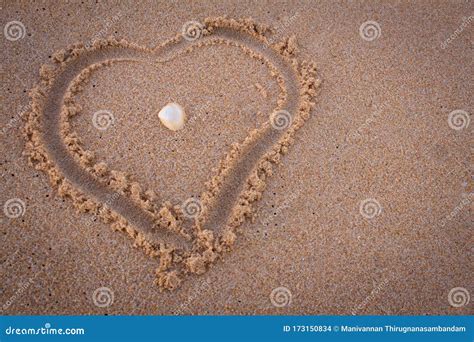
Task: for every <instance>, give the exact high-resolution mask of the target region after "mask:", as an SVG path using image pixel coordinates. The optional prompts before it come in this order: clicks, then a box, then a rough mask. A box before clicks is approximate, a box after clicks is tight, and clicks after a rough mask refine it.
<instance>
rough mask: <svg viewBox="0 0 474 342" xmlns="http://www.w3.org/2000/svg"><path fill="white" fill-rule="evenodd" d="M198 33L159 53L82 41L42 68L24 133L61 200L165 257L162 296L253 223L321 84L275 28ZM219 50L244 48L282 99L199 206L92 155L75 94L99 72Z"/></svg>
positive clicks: (243, 25)
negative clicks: (77, 128)
mask: <svg viewBox="0 0 474 342" xmlns="http://www.w3.org/2000/svg"><path fill="white" fill-rule="evenodd" d="M199 29H200V30H201V31H200V37H199V39H196V40H192V39H185V38H183V36H182V34H177V35H176V36H175V37H174V38H172V39H170V40H168V41H166V42H165V43H163V44H161V45H159V46H157V47H155V48H147V47H143V46H139V45H137V44H133V43H129V42H127V41H125V40H120V41H118V40H116V39H113V38H110V39H107V40H98V41H96V42H95V43H94V44H93V45H92V46H91V47H85V46H84V45H83V44H75V45H73V46H71V47H69V48H67V49H65V50H61V51H58V52H56V53H55V54H54V55H53V59H54V65H45V66H42V67H41V69H40V78H41V81H40V83H39V84H38V85H37V86H36V87H35V88H33V89H32V91H31V93H30V95H31V98H32V106H31V108H32V109H31V111H30V112H29V113H28V117H27V120H26V124H25V127H24V134H25V136H26V140H27V142H26V147H25V154H26V155H27V156H28V158H29V160H30V162H31V163H32V165H34V167H35V168H36V169H38V170H42V171H44V172H45V173H46V174H48V175H49V178H50V182H51V184H52V186H53V187H54V188H56V189H57V191H58V194H59V195H60V196H62V197H68V198H70V199H71V200H72V202H73V204H74V206H75V207H76V208H77V209H78V211H80V212H84V213H91V214H93V215H95V216H98V217H100V218H101V219H102V220H103V221H104V222H106V223H109V224H110V225H111V227H112V228H113V229H114V230H118V231H122V232H124V233H126V234H128V235H129V236H130V238H131V239H132V240H133V242H134V246H135V247H139V248H141V249H142V250H143V251H144V252H145V253H146V254H147V255H148V256H150V257H151V258H156V259H157V260H158V263H159V265H158V268H157V270H156V276H157V280H156V281H157V284H158V285H159V287H160V289H174V288H176V287H178V286H179V284H180V282H181V279H182V277H183V276H185V275H186V274H192V273H194V274H202V273H204V272H205V271H206V270H207V269H208V267H209V266H210V264H212V263H213V262H214V261H216V260H217V259H218V258H220V257H221V256H222V255H223V253H224V252H227V251H230V249H231V247H232V245H233V244H234V241H235V239H236V233H237V230H238V228H239V227H240V226H241V225H242V223H243V222H244V221H245V220H247V219H252V218H253V216H254V212H253V204H254V203H255V202H256V201H258V200H259V199H260V198H261V196H262V193H263V191H264V189H265V186H266V182H267V180H268V178H269V177H270V176H271V175H272V173H273V169H274V167H275V166H276V165H277V164H279V163H280V162H281V159H282V156H283V155H284V154H286V153H287V152H288V148H289V146H290V145H291V144H292V143H293V140H294V136H295V134H296V132H297V131H298V130H299V129H300V128H301V127H302V126H303V125H304V123H305V121H306V120H307V119H308V118H309V114H310V111H311V109H312V108H313V107H314V102H313V99H314V97H315V95H316V90H317V88H318V86H319V83H320V82H319V80H317V79H316V76H315V75H316V68H315V66H314V65H313V63H310V62H306V61H301V62H300V61H298V60H297V59H296V53H297V47H296V40H295V38H294V37H293V38H287V39H284V40H283V41H282V42H278V43H274V44H270V43H269V41H268V35H269V34H271V30H270V29H269V28H268V27H265V26H262V25H259V24H256V23H254V22H253V21H252V20H250V19H239V20H234V19H228V18H223V17H219V18H208V19H206V20H205V21H204V23H203V25H202V28H201V27H199ZM218 44H220V45H226V46H229V47H232V48H239V49H241V50H242V51H243V52H244V53H245V54H246V55H248V56H249V57H251V58H255V59H257V60H259V61H261V62H263V63H264V64H265V65H266V67H267V68H268V70H269V72H270V74H271V76H272V77H273V78H274V79H275V80H276V82H277V84H278V86H279V88H280V94H279V96H278V101H277V107H276V108H275V109H274V110H273V112H272V113H269V115H268V118H269V119H268V121H266V122H265V123H263V124H262V125H261V127H259V128H258V129H255V130H253V131H252V132H251V133H250V134H249V135H248V136H247V137H246V138H245V139H244V140H243V141H242V142H240V143H234V144H233V145H232V148H231V150H230V151H229V152H228V153H227V155H226V156H225V157H224V158H223V160H222V161H221V162H220V164H219V167H218V169H217V171H216V173H215V174H214V175H213V176H212V178H211V179H210V180H209V182H207V183H206V190H205V191H204V192H203V193H202V194H201V196H199V200H197V199H196V200H195V201H194V202H193V203H192V204H193V206H194V207H187V206H186V204H189V203H186V204H185V205H183V204H172V203H170V202H168V201H164V203H158V200H157V195H156V194H155V193H154V192H153V191H150V190H144V189H143V187H142V186H141V185H140V184H139V183H137V182H135V181H133V180H132V179H131V177H130V176H129V175H126V174H125V173H123V172H120V171H116V170H111V169H109V167H108V166H107V165H106V164H105V163H103V162H100V161H98V160H96V159H97V158H96V157H95V155H94V153H93V152H91V151H87V150H85V149H84V147H83V146H82V142H81V139H80V137H79V136H78V135H77V133H76V132H74V131H72V128H71V125H70V123H69V119H70V118H71V117H73V116H75V115H78V114H80V113H81V108H80V106H79V105H78V104H77V103H76V101H75V97H76V96H77V94H79V93H80V92H81V91H82V90H83V89H84V85H85V84H86V83H87V82H88V80H89V79H90V77H91V75H92V74H93V73H94V72H95V71H96V70H97V69H99V68H103V67H112V66H113V65H115V64H116V63H149V64H152V65H155V66H156V67H157V68H159V67H160V65H162V64H163V63H170V62H172V61H173V60H175V59H176V58H179V57H180V56H183V55H185V54H189V53H192V52H196V51H198V49H199V48H200V47H204V46H211V45H218ZM275 113H277V114H280V115H281V114H282V113H284V114H285V117H284V120H283V121H281V120H278V121H274V120H273V119H274V118H275ZM275 123H278V125H277V126H276V127H278V129H275V128H274V127H273V126H274V125H275ZM109 198H114V199H115V200H114V201H112V202H110V201H108V199H109ZM229 198H230V199H232V200H233V201H229V200H228V199H229ZM223 199H227V200H226V201H223ZM223 203H225V204H223ZM196 204H197V205H198V207H197V208H196V207H195V206H196ZM183 208H184V210H183ZM190 209H192V210H191V211H189V210H190ZM190 212H191V214H190Z"/></svg>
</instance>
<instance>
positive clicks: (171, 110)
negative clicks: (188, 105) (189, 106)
mask: <svg viewBox="0 0 474 342" xmlns="http://www.w3.org/2000/svg"><path fill="white" fill-rule="evenodd" d="M158 117H159V118H160V121H161V123H162V124H163V125H164V126H165V127H166V128H168V129H170V130H172V131H177V130H180V129H182V128H183V127H184V121H185V120H186V113H185V112H184V109H183V107H181V106H180V105H179V104H177V103H174V102H172V103H168V104H167V105H166V106H164V107H163V108H162V109H161V110H160V112H159V113H158Z"/></svg>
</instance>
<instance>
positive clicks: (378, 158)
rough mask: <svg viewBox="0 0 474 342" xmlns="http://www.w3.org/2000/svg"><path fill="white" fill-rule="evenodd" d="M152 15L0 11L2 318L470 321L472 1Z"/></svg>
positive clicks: (101, 8) (201, 6)
mask: <svg viewBox="0 0 474 342" xmlns="http://www.w3.org/2000/svg"><path fill="white" fill-rule="evenodd" d="M149 6H152V7H153V6H157V5H156V4H155V5H152V4H151V3H150V4H146V3H144V4H141V5H140V6H139V8H135V9H127V7H126V6H124V7H123V8H120V7H114V6H112V7H111V6H110V5H103V4H95V3H91V4H81V3H73V4H69V5H68V6H64V7H63V8H61V7H58V6H54V8H53V6H52V5H49V6H46V5H45V6H44V9H43V7H41V6H35V5H29V6H24V7H22V6H17V7H15V6H11V5H8V6H3V7H4V10H5V11H4V12H3V14H2V16H3V22H4V25H5V27H6V26H7V23H10V22H12V21H13V20H16V21H18V22H20V23H21V24H22V25H23V26H24V31H23V33H24V36H23V35H22V34H21V33H22V32H21V31H22V29H23V28H22V27H21V25H20V26H18V24H17V27H19V28H20V38H18V37H16V36H15V33H16V32H13V31H12V32H8V31H4V37H5V39H4V40H3V42H2V44H4V48H3V51H5V52H4V58H3V59H4V61H5V65H6V68H5V69H6V70H8V73H7V74H6V79H7V82H5V83H4V85H3V87H4V88H5V89H3V90H4V94H6V95H5V103H6V106H5V108H4V113H3V115H2V120H3V121H2V129H3V130H2V133H3V134H2V140H4V141H5V142H4V143H2V146H3V148H4V149H5V150H4V153H3V155H4V158H3V159H4V160H2V184H3V187H4V190H3V191H2V203H4V208H6V210H4V216H2V222H1V225H2V233H3V246H4V247H3V248H2V255H1V257H2V261H3V264H2V268H3V270H4V272H2V273H3V274H4V277H3V280H4V281H3V284H4V285H2V286H3V287H4V289H3V290H2V303H4V304H3V313H4V314H19V313H23V314H27V313H35V314H56V313H64V314H72V313H84V314H85V313H99V314H100V313H108V314H189V313H193V314H206V313H208V314H283V313H298V314H322V313H325V314H368V313H372V314H423V313H428V314H434V313H447V314H466V313H472V303H468V299H469V292H471V293H472V286H471V285H470V284H472V280H473V279H472V275H471V274H470V273H469V272H468V269H469V268H468V265H469V264H470V263H471V262H472V248H471V245H472V238H473V237H472V198H473V196H472V191H473V182H472V168H471V166H470V164H469V160H470V152H469V151H470V150H469V141H471V140H472V133H471V129H472V127H471V126H470V125H469V123H470V114H469V113H471V112H472V99H471V96H470V94H471V93H472V86H470V84H471V83H472V61H470V57H469V56H470V54H472V49H471V48H470V45H469V44H470V43H469V42H470V41H472V38H473V33H472V26H471V24H472V21H471V20H470V19H469V18H470V17H469V16H467V17H466V13H468V12H469V11H470V10H471V11H472V6H471V8H469V5H468V4H466V5H460V4H456V5H453V4H447V3H439V4H434V5H433V6H432V7H430V8H429V9H427V8H422V7H423V6H421V4H418V5H417V4H403V3H400V4H397V3H393V4H391V5H388V4H387V5H381V4H375V3H365V4H354V5H348V4H343V3H339V4H331V3H322V4H318V5H314V4H311V3H300V4H286V3H282V2H277V3H271V4H269V5H268V10H261V9H260V10H254V11H250V9H249V8H248V7H250V8H252V7H254V8H257V7H258V6H257V5H256V4H250V5H249V6H247V5H244V4H242V5H239V6H238V7H239V9H238V10H228V11H226V10H225V8H227V7H228V8H234V7H235V6H234V5H232V3H228V4H222V5H220V6H218V7H221V6H222V8H217V7H216V8H213V7H212V6H211V5H209V4H205V3H197V4H196V5H195V6H196V7H195V8H191V7H187V6H183V7H182V8H173V9H168V10H169V11H171V13H173V15H175V16H176V17H175V18H174V19H173V20H171V19H169V20H168V22H163V24H162V25H159V26H157V25H156V22H155V19H156V17H154V16H153V15H152V13H155V11H156V13H161V12H162V11H164V10H165V9H164V7H165V6H164V5H161V6H163V8H156V9H155V8H154V9H153V10H151V9H150V8H148V9H147V7H149ZM463 6H464V7H463ZM177 7H179V6H177ZM17 11H18V13H17ZM37 12H41V13H42V14H43V16H42V20H41V21H39V20H38V19H37V15H35V13H37ZM68 13H69V16H68ZM145 13H146V14H145ZM223 14H227V15H229V18H230V19H218V17H219V16H221V15H223ZM249 16H252V18H253V19H252V20H251V21H250V20H243V19H242V18H247V17H249ZM463 16H464V19H463ZM133 18H136V19H133ZM206 18H208V19H206ZM216 18H217V19H216ZM429 18H436V20H435V19H432V20H428V19H429ZM234 19H235V20H234ZM369 20H370V21H371V22H370V23H368V24H364V23H365V22H367V21H369ZM417 20H418V21H420V22H422V24H420V25H418V24H417ZM53 21H54V24H53ZM190 21H194V23H192V24H193V25H194V26H195V27H194V28H196V27H197V31H192V30H191V31H189V32H188V31H186V32H182V29H183V25H184V24H185V23H189V22H190ZM79 22H90V25H86V26H80V25H79ZM400 22H404V23H405V24H403V25H400ZM67 23H69V24H67ZM374 23H375V24H374ZM196 25H197V26H196ZM366 25H369V26H370V29H369V30H368V31H367V30H365V31H364V27H365V26H366ZM53 26H54V28H55V29H54V30H52V28H53ZM71 26H72V27H74V29H71ZM267 26H269V27H272V28H273V32H272V31H271V30H267ZM410 28H411V30H410ZM62 30H64V31H62ZM59 32H63V34H59ZM66 32H67V34H64V33H66ZM196 33H197V34H198V35H199V37H195V36H192V35H193V34H196ZM453 33H454V34H453ZM188 34H191V36H188ZM373 34H375V36H373ZM450 36H451V38H450V39H449V40H447V38H448V37H450ZM112 37H113V38H112ZM122 38H124V40H121V39H122ZM97 39H99V41H98V42H97V41H96V42H95V43H92V41H93V40H97ZM77 42H82V44H76V43H77ZM73 44H76V45H73ZM296 47H297V48H296ZM64 49H66V50H64ZM55 51H63V52H61V53H54V52H55ZM313 63H314V64H313ZM44 64H49V65H50V66H53V67H48V68H47V69H45V68H44V67H43V68H41V66H42V65H44ZM313 65H314V66H315V67H313ZM40 69H41V73H39V72H38V71H39V70H40ZM320 83H321V84H320ZM38 85H39V87H38ZM31 89H33V91H31ZM34 89H36V90H34ZM29 91H30V93H31V94H32V99H31V98H29V97H28V94H27V93H28V92H29ZM169 102H177V103H180V104H182V105H183V106H184V107H185V109H186V112H187V113H188V114H189V117H188V121H187V123H186V124H185V129H183V130H182V131H179V132H172V131H169V130H167V129H166V128H165V127H164V126H163V125H161V124H160V122H159V120H158V116H157V114H158V111H159V110H160V109H161V108H162V107H163V106H164V105H165V104H166V103H169ZM272 113H273V114H275V113H276V114H279V116H281V117H280V119H281V121H275V117H274V116H272ZM99 114H100V115H102V118H100V120H103V121H100V120H99V121H98V119H97V115H99ZM104 115H105V117H104ZM279 124H280V125H283V127H277V126H278V125H279ZM101 125H105V126H101ZM28 158H29V159H30V162H29V161H28ZM31 162H32V164H31ZM42 171H43V172H42ZM48 175H49V177H48ZM12 199H18V200H19V201H17V204H18V206H16V207H15V206H14V205H12V204H11V203H10V202H8V200H12ZM7 203H9V206H7ZM18 208H19V211H20V212H19V214H16V213H15V212H14V209H18ZM7 209H11V211H10V212H8V210H7ZM196 210H197V211H196ZM16 216H18V217H16ZM111 228H112V229H111ZM120 232H122V233H120ZM471 273H472V272H471ZM456 293H457V294H458V297H455V294H456ZM459 296H460V297H459ZM459 298H460V299H459ZM453 300H454V301H456V300H460V301H461V304H463V305H456V303H453Z"/></svg>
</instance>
